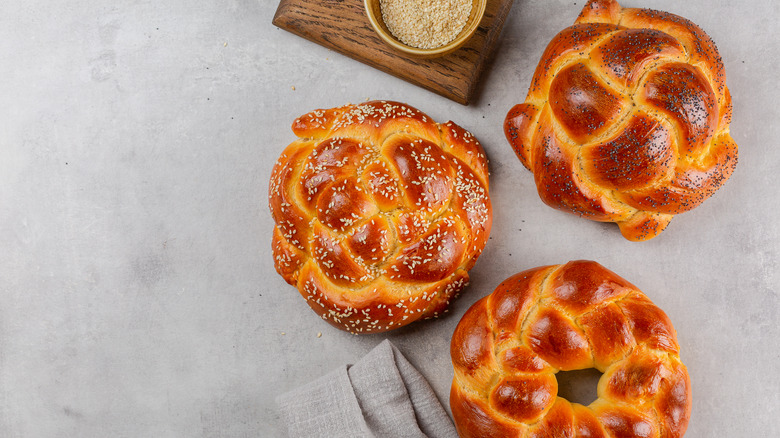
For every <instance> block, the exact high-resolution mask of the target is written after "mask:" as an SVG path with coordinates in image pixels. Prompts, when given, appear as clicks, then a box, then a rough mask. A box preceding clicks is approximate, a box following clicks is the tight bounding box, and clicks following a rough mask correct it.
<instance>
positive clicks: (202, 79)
mask: <svg viewBox="0 0 780 438" xmlns="http://www.w3.org/2000/svg"><path fill="white" fill-rule="evenodd" d="M582 4H583V1H582V0H579V1H577V2H573V1H560V0H549V1H541V0H518V1H517V2H516V4H515V5H514V7H513V9H512V12H511V14H510V16H509V18H508V21H507V25H506V28H505V30H504V33H503V36H502V40H501V45H500V48H499V50H498V52H497V55H496V58H495V62H494V63H493V65H492V67H491V69H490V70H489V71H488V72H487V74H486V75H485V76H484V78H483V85H482V87H481V90H480V96H479V99H478V100H477V101H476V102H475V103H474V104H473V105H471V106H468V107H464V106H461V105H458V104H455V103H452V102H450V101H447V100H446V99H444V98H441V97H438V96H436V95H433V94H431V93H429V92H426V91H425V90H422V89H419V88H416V87H415V86H413V85H410V84H407V83H404V82H402V81H400V80H397V79H395V78H392V77H390V76H387V75H385V74H383V73H381V72H379V71H376V70H374V69H372V68H370V67H368V66H365V65H362V64H360V63H357V62H355V61H352V60H350V59H348V58H345V57H343V56H341V55H338V54H336V53H334V52H332V51H329V50H327V49H324V48H322V47H319V46H317V45H315V44H313V43H310V42H308V41H305V40H303V39H301V38H298V37H296V36H294V35H292V34H289V33H287V32H285V31H282V30H279V29H277V28H275V27H274V26H273V25H271V18H272V16H273V13H274V11H275V9H276V5H277V2H276V1H271V0H267V1H266V0H262V1H259V0H256V1H251V0H245V1H239V0H226V1H201V0H189V1H183V0H171V1H166V2H153V1H148V0H137V1H119V2H103V1H96V0H91V1H90V0H74V1H70V2H47V1H43V0H28V1H9V2H3V4H2V6H0V436H3V437H250V436H251V437H276V436H284V427H283V425H282V424H280V421H279V415H278V412H277V411H276V406H275V404H274V401H273V400H274V397H275V396H276V395H277V394H279V393H281V392H283V391H286V390H288V389H291V388H293V387H296V386H298V385H301V384H305V383H306V382H308V381H310V380H312V379H314V378H316V377H318V376H321V375H323V374H325V373H327V372H328V371H329V370H331V369H333V368H334V367H335V366H337V365H340V364H343V363H349V362H353V361H355V360H356V359H357V358H359V357H360V356H362V355H363V354H364V353H366V352H367V351H368V350H370V349H371V348H372V347H373V346H375V345H376V344H378V343H379V342H380V341H381V340H382V339H385V338H389V339H391V340H392V341H393V342H395V343H396V345H398V347H399V348H400V349H401V350H402V351H403V352H404V353H405V354H406V355H407V357H408V358H409V359H410V361H411V362H412V363H414V364H415V365H416V366H417V367H418V368H419V369H420V371H421V372H422V373H423V374H424V375H425V376H426V377H427V378H428V379H429V380H430V382H431V384H432V386H433V388H434V389H435V391H436V392H437V394H438V395H439V397H440V398H441V400H442V401H443V402H444V403H445V404H446V402H447V399H448V391H449V384H450V379H451V377H452V370H451V367H450V359H449V353H448V343H449V337H450V334H451V333H452V330H453V329H454V327H455V325H456V323H457V322H458V319H459V318H460V316H461V315H462V314H463V313H464V312H465V310H466V309H467V308H468V307H469V306H470V305H471V304H472V303H473V302H475V301H476V300H477V299H478V298H480V297H482V296H484V295H486V294H488V293H489V292H491V291H492V290H493V288H494V287H495V286H496V285H497V284H498V283H499V282H500V281H501V280H502V279H504V278H506V277H507V276H509V275H511V274H513V273H515V272H517V271H520V270H523V269H527V268H531V267H534V266H538V265H541V264H551V263H562V262H565V261H568V260H571V259H580V258H587V259H594V260H597V261H599V262H600V263H602V264H603V265H605V266H607V267H608V268H610V269H612V270H614V271H616V272H617V273H619V274H621V275H622V276H624V277H626V278H627V279H629V280H630V281H632V282H634V283H635V284H636V285H637V286H639V287H640V288H641V289H642V290H643V291H644V292H645V293H647V295H649V296H650V297H651V299H653V300H654V301H655V303H656V304H658V305H659V306H660V307H661V308H663V309H664V310H665V311H666V312H667V313H668V314H669V316H670V317H671V319H672V321H673V322H674V324H675V326H676V328H677V331H678V334H679V340H680V343H681V345H682V356H683V360H684V361H685V363H686V364H687V366H688V368H689V371H690V374H691V378H692V382H693V389H694V407H693V415H692V419H691V423H690V428H689V433H688V434H687V436H689V437H713V436H720V437H759V436H760V437H771V436H780V426H778V424H780V423H778V422H777V418H778V417H780V365H779V364H780V353H778V350H779V347H780V341H779V339H780V329H779V328H778V318H779V317H780V315H779V313H778V310H779V308H780V303H778V283H779V282H780V274H778V267H779V265H778V257H779V256H780V219H778V211H780V195H778V191H777V178H778V175H779V174H780V148H778V147H777V144H778V137H780V128H779V126H780V123H778V120H779V119H780V117H779V115H780V114H778V102H780V91H778V90H780V88H778V86H777V72H778V71H780V62H779V60H780V31H779V30H778V29H780V28H779V27H778V26H777V22H778V19H780V7H779V6H778V3H776V2H773V1H771V0H756V1H750V2H748V1H723V0H716V1H706V0H695V1H694V0H691V1H688V2H678V1H673V0H658V1H654V0H646V1H644V2H640V1H638V0H626V1H625V4H626V5H627V6H649V7H653V8H657V9H663V10H668V11H671V12H674V13H677V14H680V15H683V16H685V17H687V18H690V19H692V20H693V21H695V22H696V23H698V24H699V25H701V26H702V27H703V28H704V29H705V30H706V31H707V32H708V33H709V34H710V35H711V36H712V37H713V38H714V40H715V41H716V42H717V43H718V46H719V48H720V52H721V55H722V56H723V59H724V62H725V65H726V72H727V78H728V79H727V83H728V85H729V87H730V89H731V94H732V97H733V102H734V119H733V123H732V134H733V137H734V138H735V139H736V141H737V143H738V144H739V146H740V159H739V166H738V168H737V171H736V173H735V174H734V176H733V177H732V179H731V180H730V181H729V182H728V183H727V184H726V185H725V187H724V188H722V189H721V190H720V191H719V192H718V193H717V194H716V195H715V196H714V197H713V198H711V199H710V200H708V201H707V202H706V203H704V204H703V205H702V206H701V207H700V208H698V209H696V210H694V211H692V212H690V213H686V214H684V215H681V216H678V217H677V218H675V219H674V221H673V222H672V224H671V226H670V227H669V228H668V229H667V231H665V232H664V233H663V234H662V235H661V236H660V237H658V238H656V239H654V240H652V241H650V242H647V243H642V244H635V243H629V242H627V241H625V240H623V238H622V237H621V236H620V234H619V233H618V231H617V229H616V228H615V227H614V226H610V225H604V224H598V223H593V222H589V221H585V220H581V219H578V218H576V217H574V216H570V215H566V214H563V213H559V212H557V211H555V210H552V209H550V208H548V207H546V206H545V205H543V204H542V203H541V201H540V200H539V198H538V196H537V195H536V192H535V190H534V187H533V180H532V177H531V174H530V173H529V172H527V171H526V170H525V169H524V168H522V166H521V165H520V163H519V161H518V160H517V159H516V158H515V157H514V155H513V153H512V151H511V149H510V148H509V146H508V144H507V143H506V141H505V139H504V137H503V133H502V131H501V123H502V121H503V118H504V116H505V114H506V111H507V110H508V109H509V108H510V107H511V106H512V105H513V104H514V103H517V102H519V101H521V100H522V98H523V97H524V95H525V93H526V91H527V87H528V84H529V81H530V78H531V74H532V72H533V68H534V66H535V64H536V62H537V60H538V58H539V56H540V54H541V52H542V50H543V48H544V46H545V45H546V43H547V41H548V40H549V39H550V38H551V37H552V36H553V35H554V34H555V33H556V32H557V31H558V30H560V29H562V28H563V27H565V26H567V25H569V24H570V23H571V22H572V21H573V20H574V18H575V17H576V15H577V14H578V12H579V9H580V8H581V7H582ZM292 87H295V89H294V90H293V88H292ZM366 98H381V99H394V100H400V101H404V102H408V103H410V104H412V105H414V106H417V107H419V108H420V109H422V110H423V111H425V112H427V113H428V114H429V115H431V116H432V117H433V118H435V119H436V120H439V121H446V120H448V119H451V120H453V121H455V122H457V123H459V124H461V125H462V126H464V127H465V128H467V129H469V130H470V131H471V132H473V133H474V134H475V135H476V136H477V137H478V138H479V139H480V140H481V141H482V144H483V146H484V147H485V149H486V151H487V153H488V156H489V157H490V159H491V170H492V180H491V195H492V198H493V205H494V228H493V232H492V238H491V240H490V242H489V244H488V246H487V249H486V251H485V253H484V254H483V256H482V258H481V259H480V261H479V262H478V263H477V265H476V267H475V268H474V270H473V271H472V284H471V286H470V287H469V288H468V289H467V290H466V291H465V293H464V294H463V295H462V296H461V298H460V299H458V300H457V301H456V302H454V303H453V305H452V308H451V310H452V311H451V314H450V315H449V316H447V317H445V318H442V319H440V320H436V321H427V322H422V323H417V324H413V325H411V326H409V327H407V328H404V329H401V330H398V331H395V332H391V333H389V334H384V335H372V336H360V337H358V336H352V335H349V334H346V333H343V332H340V331H338V330H335V329H333V328H331V327H330V326H328V325H326V324H325V323H324V322H322V321H321V320H320V319H319V318H318V317H316V315H314V314H313V313H312V312H311V311H310V310H309V308H308V307H307V305H306V304H305V302H304V301H303V299H302V298H301V297H300V296H299V295H298V293H297V292H296V291H295V290H294V289H293V288H291V287H290V286H288V285H287V284H286V283H285V282H284V281H283V280H282V279H281V277H279V276H278V275H277V274H276V273H275V271H274V269H273V265H272V260H271V256H270V238H271V229H272V221H271V218H270V215H269V213H268V208H267V203H266V191H267V185H268V179H269V175H270V170H271V166H272V164H273V162H274V160H275V159H276V157H277V156H278V154H279V153H280V152H281V150H282V149H283V148H284V147H285V146H286V145H287V144H288V143H289V142H290V141H292V140H293V139H294V136H293V135H292V133H291V131H290V128H289V127H290V123H291V122H292V120H293V119H294V118H295V117H296V116H298V115H301V114H303V113H305V112H308V111H309V110H312V109H315V108H327V107H332V106H336V105H341V104H344V103H347V102H360V101H363V100H365V99H366ZM318 332H321V333H322V336H321V337H319V338H318V337H317V333H318Z"/></svg>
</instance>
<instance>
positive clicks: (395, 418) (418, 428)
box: [276, 340, 457, 438]
mask: <svg viewBox="0 0 780 438" xmlns="http://www.w3.org/2000/svg"><path fill="white" fill-rule="evenodd" d="M276 402H277V404H278V405H279V408H280V410H281V413H282V417H283V419H284V421H285V423H286V424H287V429H288V432H289V434H290V437H291V438H298V437H306V438H311V437H323V438H324V437H327V438H341V437H356V438H357V437H361V438H362V437H377V438H384V437H410V438H411V437H415V438H422V437H430V438H452V437H456V436H457V433H456V432H455V427H454V426H453V425H452V421H451V420H450V418H449V416H447V412H446V411H445V410H444V408H443V407H442V406H441V404H440V403H439V400H438V399H437V398H436V394H434V392H433V390H432V389H431V387H430V385H429V384H428V382H427V381H426V380H425V378H424V377H423V376H422V374H420V372H419V371H417V370H416V369H415V368H414V366H412V364H410V363H409V361H407V360H406V358H405V357H404V356H403V354H401V352H400V351H398V349H397V348H396V347H395V346H394V345H393V344H392V343H391V342H390V341H389V340H384V341H382V343H380V344H379V345H377V346H376V348H374V349H373V350H371V351H370V352H369V353H368V354H367V355H366V356H365V357H363V358H362V359H360V360H359V361H358V362H357V363H356V364H355V365H352V366H348V365H347V366H343V367H340V368H338V369H336V370H334V371H333V372H331V373H329V374H327V375H325V376H323V377H320V378H319V379H317V380H315V381H313V382H311V383H309V384H306V385H304V386H301V387H299V388H297V389H294V390H292V391H290V392H287V393H285V394H282V395H281V396H279V397H278V398H277V399H276Z"/></svg>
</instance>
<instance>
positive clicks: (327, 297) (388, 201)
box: [269, 101, 492, 333]
mask: <svg viewBox="0 0 780 438" xmlns="http://www.w3.org/2000/svg"><path fill="white" fill-rule="evenodd" d="M292 129H293V132H294V133H295V134H296V135H297V136H298V137H299V138H298V140H297V141H295V142H293V143H292V144H290V145H289V146H288V147H287V148H286V149H285V151H284V152H283V153H282V155H281V157H280V158H279V160H278V161H277V163H276V165H275V166H274V168H273V171H272V175H271V181H270V185H269V204H270V208H271V214H272V216H273V219H274V221H275V223H276V226H275V227H274V231H273V242H272V249H273V257H274V263H275V266H276V270H277V272H279V274H281V275H282V277H284V279H285V280H287V282H288V283H290V284H292V285H294V286H296V287H297V288H298V290H299V292H300V293H301V295H303V297H304V298H306V300H307V301H308V304H309V306H311V308H312V309H313V310H314V311H315V312H316V313H317V314H319V315H320V316H321V317H322V318H323V319H324V320H326V321H327V322H329V323H330V324H332V325H334V326H336V327H338V328H340V329H343V330H347V331H349V332H352V333H375V332H383V331H386V330H390V329H394V328H398V327H401V326H404V325H406V324H409V323H410V322H412V321H415V320H418V319H420V318H426V317H435V316H437V315H439V314H441V313H442V312H443V311H445V309H446V307H447V304H448V303H449V300H450V299H451V298H452V297H453V296H454V295H455V294H456V293H458V292H459V291H460V290H461V289H462V288H463V287H464V286H465V285H466V284H467V282H468V279H469V276H468V270H469V269H471V267H472V266H473V265H474V263H475V262H476V260H477V257H478V256H479V255H480V253H481V252H482V250H483V248H484V247H485V243H486V242H487V239H488V235H489V233H490V226H491V223H492V209H491V204H490V198H489V196H488V169H487V158H486V157H485V153H484V151H483V150H482V147H481V146H480V144H479V142H478V141H477V140H476V139H475V138H474V137H473V136H472V135H471V134H470V133H469V132H467V131H466V130H464V129H463V128H461V127H460V126H458V125H456V124H454V123H452V122H447V123H444V124H438V123H436V122H434V121H433V120H431V118H430V117H428V116H427V115H425V114H424V113H422V112H420V111H419V110H417V109H415V108H412V107H410V106H408V105H405V104H402V103H397V102H385V101H373V102H366V103H363V104H360V105H346V106H342V107H339V108H333V109H327V110H317V111H312V112H310V113H308V114H306V115H304V116H301V117H299V118H298V119H297V120H295V122H294V123H293V125H292Z"/></svg>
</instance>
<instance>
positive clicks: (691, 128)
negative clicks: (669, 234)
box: [504, 0, 737, 241]
mask: <svg viewBox="0 0 780 438" xmlns="http://www.w3.org/2000/svg"><path fill="white" fill-rule="evenodd" d="M725 81H726V76H725V72H724V69H723V62H722V61H721V58H720V56H719V55H718V49H717V48H716V47H715V44H714V43H713V41H712V40H711V39H710V37H709V36H707V34H705V33H704V31H703V30H701V29H700V28H699V27H698V26H696V25H695V24H693V23H692V22H690V21H688V20H686V19H684V18H681V17H679V16H676V15H673V14H669V13H666V12H659V11H653V10H649V9H630V8H621V7H620V5H619V4H618V3H617V1H614V0H591V1H590V2H588V4H587V5H586V6H585V8H584V9H583V10H582V13H581V14H580V16H579V18H578V19H577V21H576V24H574V25H573V26H571V27H569V28H567V29H565V30H563V31H562V32H560V33H559V34H558V35H557V36H555V37H554V38H553V40H552V41H551V42H550V44H549V45H548V46H547V49H546V50H545V52H544V54H543V55H542V58H541V60H540V62H539V65H538V67H537V69H536V72H535V73H534V76H533V79H532V82H531V86H530V89H529V91H528V96H527V98H526V101H525V103H522V104H519V105H516V106H514V107H513V108H512V109H511V110H510V111H509V113H508V115H507V117H506V120H505V122H504V132H505V134H506V137H507V139H508V140H509V142H510V143H511V144H512V146H513V148H514V150H515V152H516V154H517V156H518V157H519V158H520V161H522V163H523V165H525V167H526V168H528V169H529V170H531V171H532V172H533V173H534V179H535V181H536V187H537V189H538V191H539V195H540V197H541V198H542V200H543V201H544V202H545V203H546V204H548V205H550V206H552V207H554V208H557V209H560V210H563V211H568V212H571V213H574V214H578V215H580V216H582V217H585V218H588V219H591V220H595V221H603V222H616V223H617V224H618V225H619V226H620V231H621V232H622V234H623V236H625V237H626V238H627V239H629V240H634V241H640V240H647V239H651V238H653V237H655V236H656V235H657V234H658V233H660V232H661V231H663V230H664V228H665V227H666V226H667V225H668V223H669V221H670V220H671V219H672V217H673V215H675V214H679V213H683V212H685V211H688V210H690V209H692V208H694V207H696V206H698V205H699V204H701V203H702V201H704V200H705V199H707V198H708V197H710V196H711V195H712V194H713V193H714V192H715V191H716V190H717V189H718V188H719V187H720V186H721V185H722V184H723V183H724V182H725V181H726V180H727V179H728V178H729V177H730V176H731V174H732V172H733V170H734V167H735V166H736V164H737V145H736V143H734V140H732V138H731V136H730V135H729V123H730V121H731V97H730V96H729V90H728V88H727V87H726V83H725Z"/></svg>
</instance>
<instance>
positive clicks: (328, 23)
mask: <svg viewBox="0 0 780 438" xmlns="http://www.w3.org/2000/svg"><path fill="white" fill-rule="evenodd" d="M511 6H512V0H488V2H487V7H486V10H485V16H484V17H483V19H482V22H481V23H480V25H479V28H478V29H477V32H476V33H475V34H474V36H472V37H471V39H470V40H469V41H468V42H467V43H466V44H465V45H464V46H463V47H461V48H460V49H458V50H456V51H455V52H453V53H451V54H449V55H445V56H443V57H440V58H433V59H420V58H415V57H412V56H409V55H406V54H404V53H401V52H398V51H396V50H394V49H392V48H391V47H390V46H388V45H386V44H385V43H383V42H382V40H381V39H379V37H378V36H377V35H376V33H374V30H373V28H371V24H370V23H369V22H368V18H367V17H366V12H365V9H364V7H363V0H282V1H281V3H279V7H278V8H277V10H276V14H275V15H274V19H273V24H274V25H276V26H279V27H280V28H282V29H285V30H288V31H290V32H292V33H294V34H296V35H299V36H302V37H304V38H306V39H308V40H311V41H314V42H315V43H317V44H320V45H322V46H325V47H328V48H330V49H333V50H335V51H337V52H339V53H342V54H344V55H346V56H349V57H351V58H354V59H356V60H358V61H360V62H363V63H365V64H368V65H370V66H372V67H375V68H377V69H379V70H382V71H384V72H386V73H389V74H391V75H393V76H397V77H399V78H401V79H403V80H406V81H409V82H411V83H413V84H415V85H419V86H420V87H423V88H426V89H428V90H430V91H433V92H434V93H437V94H440V95H442V96H444V97H447V98H449V99H452V100H454V101H455V102H458V103H462V104H464V105H468V103H469V101H470V100H471V99H472V98H473V97H474V94H475V92H476V90H477V84H478V81H479V78H480V76H481V74H482V71H483V70H484V68H485V65H486V63H487V62H488V61H489V59H490V56H492V54H493V51H494V49H495V46H496V42H497V41H498V36H499V34H500V33H501V28H502V27H503V26H504V20H506V16H507V14H508V13H509V9H510V8H511Z"/></svg>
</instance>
